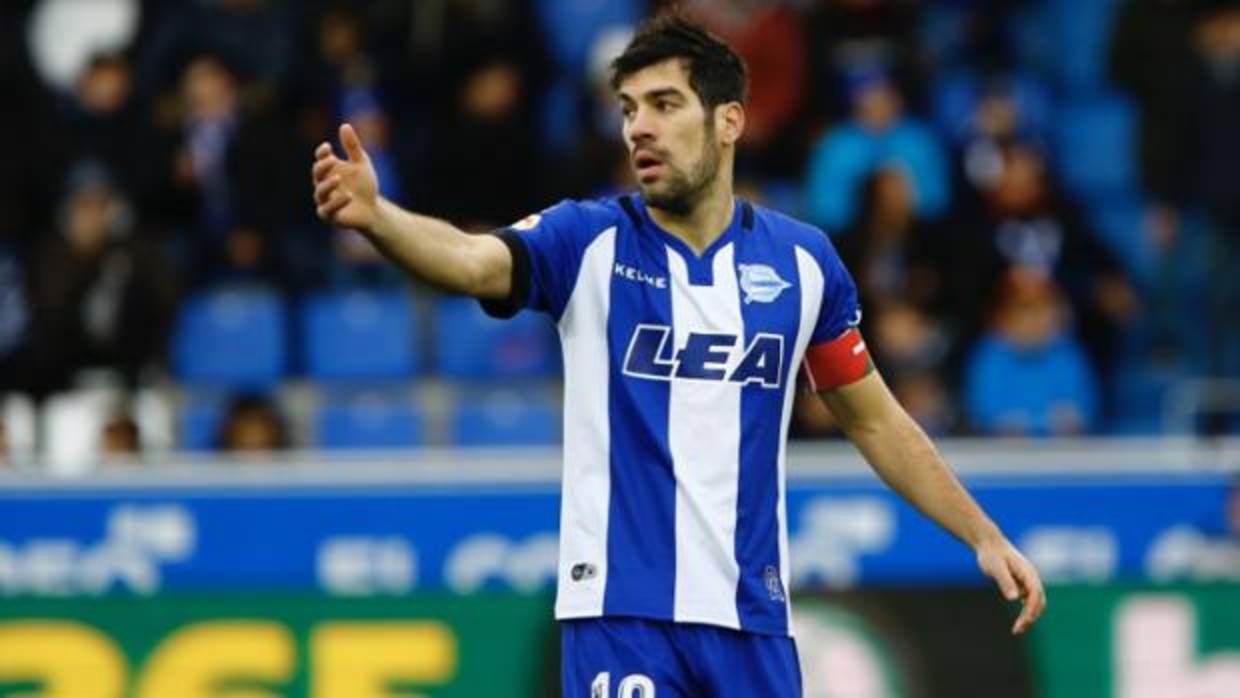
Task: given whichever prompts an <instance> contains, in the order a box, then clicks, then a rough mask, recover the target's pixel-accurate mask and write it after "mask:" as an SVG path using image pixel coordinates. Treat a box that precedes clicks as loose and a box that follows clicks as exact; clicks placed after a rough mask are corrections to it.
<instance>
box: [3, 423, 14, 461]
mask: <svg viewBox="0 0 1240 698" xmlns="http://www.w3.org/2000/svg"><path fill="white" fill-rule="evenodd" d="M10 465H12V464H11V463H10V462H9V432H8V429H7V428H6V427H5V426H4V420H3V419H0V468H7V467H9V466H10Z"/></svg>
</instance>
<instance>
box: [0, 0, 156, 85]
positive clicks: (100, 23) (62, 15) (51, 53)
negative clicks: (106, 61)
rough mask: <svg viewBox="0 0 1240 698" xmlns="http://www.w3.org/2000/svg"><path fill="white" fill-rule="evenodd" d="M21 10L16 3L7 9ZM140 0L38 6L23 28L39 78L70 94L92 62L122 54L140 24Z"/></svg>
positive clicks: (46, 0)
mask: <svg viewBox="0 0 1240 698" xmlns="http://www.w3.org/2000/svg"><path fill="white" fill-rule="evenodd" d="M12 4H20V3H12ZM141 5H142V3H141V2H140V1H139V0H92V1H91V2H81V0H39V1H38V2H36V3H34V9H33V11H32V12H31V15H30V25H29V27H28V31H29V37H30V55H31V58H32V59H33V60H34V65H35V68H36V69H37V70H38V71H39V76H40V77H41V78H43V80H44V81H45V82H46V83H47V84H48V85H51V86H52V87H54V88H56V89H58V90H60V91H63V92H69V91H70V90H72V89H73V83H74V81H75V80H77V79H78V77H79V76H80V75H81V74H82V71H83V69H84V68H85V67H86V66H87V65H88V64H89V63H90V61H91V59H92V58H93V57H94V56H96V55H99V54H113V53H117V52H120V51H123V50H125V49H126V48H127V47H128V46H129V44H130V42H132V41H133V39H134V37H135V35H136V34H137V32H138V28H139V26H140V21H141V19H142V8H141Z"/></svg>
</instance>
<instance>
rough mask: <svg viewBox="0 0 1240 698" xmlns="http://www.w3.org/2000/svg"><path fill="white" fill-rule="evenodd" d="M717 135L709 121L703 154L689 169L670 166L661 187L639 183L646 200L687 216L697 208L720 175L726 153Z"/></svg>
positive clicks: (652, 205)
mask: <svg viewBox="0 0 1240 698" xmlns="http://www.w3.org/2000/svg"><path fill="white" fill-rule="evenodd" d="M713 136H714V133H713V129H712V128H710V127H709V125H708V127H707V129H706V138H705V141H704V143H703V145H702V154H701V157H699V158H698V160H697V162H696V163H694V165H693V167H692V169H691V170H690V171H689V172H688V173H685V172H681V171H680V170H676V169H673V168H671V167H669V168H668V175H667V180H666V184H665V185H664V186H663V187H662V188H661V189H662V190H661V191H660V190H658V189H655V188H654V187H652V186H646V185H643V184H640V183H639V184H638V188H639V189H640V190H641V193H642V200H644V201H645V202H646V205H647V206H650V207H653V208H657V209H661V210H663V211H667V212H668V213H670V214H673V215H676V216H687V215H689V214H690V213H692V212H693V209H694V208H696V207H697V205H698V203H699V202H700V201H701V200H702V197H703V196H704V195H705V194H706V192H707V191H708V190H709V189H710V187H711V185H713V184H714V183H715V180H716V179H718V177H719V162H720V160H721V159H722V156H721V154H720V148H719V146H718V145H717V144H715V141H714V138H713Z"/></svg>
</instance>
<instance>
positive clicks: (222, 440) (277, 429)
mask: <svg viewBox="0 0 1240 698" xmlns="http://www.w3.org/2000/svg"><path fill="white" fill-rule="evenodd" d="M217 443H218V444H219V448H220V449H221V450H223V451H231V452H242V453H246V452H264V451H276V450H282V449H286V448H288V447H289V440H288V428H287V426H286V425H285V423H284V418H283V417H281V416H280V413H279V412H278V411H276V408H275V406H274V405H273V404H272V403H271V401H270V400H267V399H266V398H263V397H259V396H256V395H243V396H240V397H238V398H237V399H236V400H234V401H233V402H232V404H231V405H230V406H229V408H228V413H227V415H225V417H224V422H223V424H222V425H221V427H220V431H219V437H218V439H217Z"/></svg>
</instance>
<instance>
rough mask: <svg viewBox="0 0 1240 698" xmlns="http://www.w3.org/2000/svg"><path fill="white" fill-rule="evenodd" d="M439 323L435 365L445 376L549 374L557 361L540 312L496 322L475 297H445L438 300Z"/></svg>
mask: <svg viewBox="0 0 1240 698" xmlns="http://www.w3.org/2000/svg"><path fill="white" fill-rule="evenodd" d="M435 327H436V331H435V345H436V346H435V349H436V351H435V354H436V359H437V366H438V369H439V373H440V374H441V375H442V376H444V377H446V378H452V379H455V380H464V381H485V380H491V379H514V378H545V377H548V376H551V375H553V374H554V373H555V372H556V370H557V367H558V365H559V363H558V362H559V351H558V348H557V345H556V341H555V338H554V331H553V329H552V327H551V325H550V323H549V322H548V321H547V319H546V318H545V317H543V316H541V315H540V314H538V313H532V312H522V313H519V314H518V315H517V316H516V317H514V318H512V319H510V320H496V319H495V318H492V317H489V316H487V315H486V313H484V312H482V309H481V308H480V307H479V306H478V303H477V301H475V300H473V299H471V298H459V297H444V298H440V299H439V300H438V301H437V302H436V304H435Z"/></svg>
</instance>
